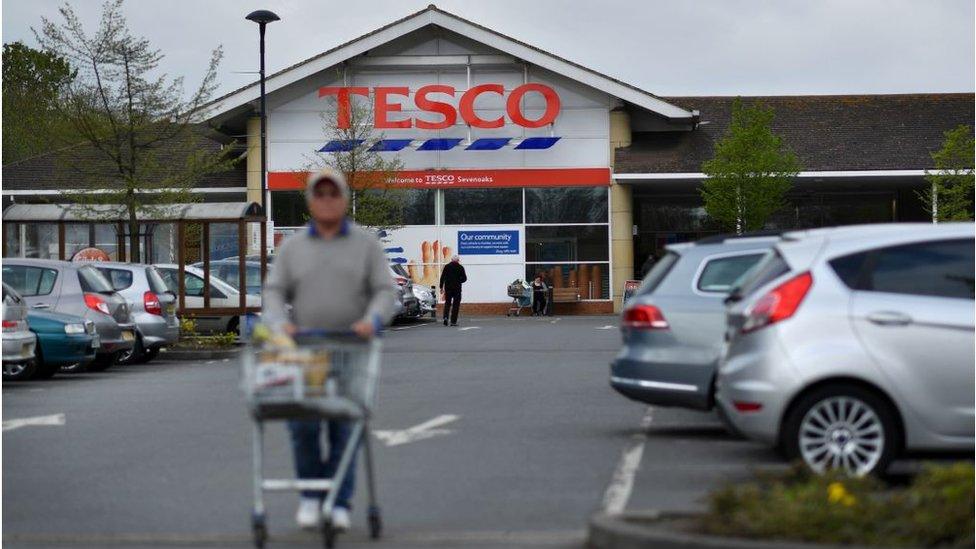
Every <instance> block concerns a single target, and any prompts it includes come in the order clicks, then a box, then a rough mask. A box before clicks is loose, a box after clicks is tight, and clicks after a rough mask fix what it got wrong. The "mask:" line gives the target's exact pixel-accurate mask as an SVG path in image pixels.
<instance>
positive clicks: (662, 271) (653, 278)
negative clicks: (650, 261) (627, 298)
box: [637, 252, 681, 295]
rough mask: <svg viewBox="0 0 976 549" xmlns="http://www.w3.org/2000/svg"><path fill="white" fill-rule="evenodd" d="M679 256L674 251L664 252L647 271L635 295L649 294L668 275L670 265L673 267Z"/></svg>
mask: <svg viewBox="0 0 976 549" xmlns="http://www.w3.org/2000/svg"><path fill="white" fill-rule="evenodd" d="M679 257H681V256H679V255H678V254H676V253H674V252H668V253H666V254H664V257H662V258H661V259H659V260H658V261H657V263H655V264H654V266H653V267H651V270H650V271H648V273H647V276H645V277H644V282H642V283H641V285H640V288H638V289H637V295H644V294H649V293H651V292H653V291H654V290H655V289H657V287H658V286H659V285H660V284H661V282H662V281H663V280H664V277H666V276H668V273H669V272H671V267H674V264H675V263H677V262H678V258H679Z"/></svg>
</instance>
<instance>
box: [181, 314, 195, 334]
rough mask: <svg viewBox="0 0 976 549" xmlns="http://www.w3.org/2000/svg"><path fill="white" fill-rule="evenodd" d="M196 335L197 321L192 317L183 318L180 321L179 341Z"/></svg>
mask: <svg viewBox="0 0 976 549" xmlns="http://www.w3.org/2000/svg"><path fill="white" fill-rule="evenodd" d="M196 335H197V321H196V320H194V319H193V317H192V316H184V317H183V318H181V319H180V339H183V338H190V337H194V336H196Z"/></svg>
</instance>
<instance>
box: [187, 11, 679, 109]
mask: <svg viewBox="0 0 976 549" xmlns="http://www.w3.org/2000/svg"><path fill="white" fill-rule="evenodd" d="M428 25H436V26H439V27H442V28H445V29H447V30H450V31H453V32H456V33H458V34H460V35H462V36H466V37H468V38H470V39H472V40H475V41H478V42H481V43H484V44H487V45H489V46H491V47H493V48H495V49H497V50H500V51H503V52H505V53H507V54H509V55H512V56H514V57H517V58H519V59H523V60H525V61H527V62H529V63H532V64H534V65H537V66H540V67H543V68H545V69H547V70H550V71H552V72H555V73H557V74H560V75H562V76H565V77H567V78H570V79H572V80H576V81H577V82H580V83H583V84H586V85H588V86H591V87H593V88H595V89H598V90H600V91H602V92H605V93H607V94H610V95H612V96H614V97H618V98H620V99H622V100H624V101H627V102H629V103H632V104H634V105H637V106H638V107H641V108H643V109H646V110H648V111H651V112H654V113H657V114H659V115H661V116H663V117H665V118H669V119H673V120H684V121H693V120H694V119H695V113H693V112H692V111H690V110H686V109H684V108H681V107H678V106H675V105H672V104H670V103H669V102H667V101H665V100H663V99H661V98H659V97H657V96H655V95H654V94H651V93H649V92H647V91H645V90H642V89H640V88H638V87H636V86H633V85H631V84H627V83H626V82H623V81H621V80H618V79H616V78H612V77H610V76H607V75H605V74H602V73H599V72H597V71H595V70H593V69H590V68H587V67H584V66H582V65H580V64H578V63H575V62H573V61H569V60H567V59H564V58H562V57H559V56H557V55H554V54H552V53H551V52H548V51H544V50H542V49H540V48H537V47H535V46H532V45H530V44H527V43H525V42H522V41H520V40H516V39H514V38H511V37H509V36H506V35H504V34H502V33H500V32H497V31H494V30H492V29H489V28H487V27H485V26H482V25H479V24H477V23H474V22H472V21H469V20H467V19H464V18H462V17H458V16H457V15H454V14H453V13H449V12H446V11H444V10H442V9H440V8H438V7H437V6H435V5H434V4H431V5H429V6H427V7H426V8H425V9H423V10H420V11H418V12H415V13H412V14H410V15H408V16H406V17H404V18H402V19H398V20H396V21H394V22H392V23H390V24H388V25H385V26H383V27H380V28H378V29H376V30H374V31H372V32H370V33H367V34H364V35H362V36H360V37H358V38H355V39H353V40H350V41H349V42H346V43H344V44H341V45H339V46H336V47H334V48H332V49H330V50H328V51H325V52H323V53H321V54H319V55H316V56H314V57H311V58H309V59H306V60H304V61H302V62H300V63H297V64H295V65H292V66H290V67H287V68H285V69H283V70H281V71H278V72H276V73H274V74H272V75H270V76H268V77H267V78H266V79H265V90H266V93H269V94H270V93H273V92H274V91H275V90H278V89H280V88H283V87H285V86H287V85H289V84H292V83H294V82H297V81H299V80H302V79H304V78H307V77H309V76H311V75H313V74H316V73H318V72H320V71H322V70H324V69H327V68H329V67H332V66H335V65H337V64H339V63H341V62H343V61H346V60H347V59H350V58H352V57H355V56H357V55H360V54H362V53H364V52H367V51H369V50H371V49H374V48H376V47H378V46H381V45H383V44H386V43H388V42H390V41H392V40H395V39H397V38H400V37H402V36H405V35H407V34H409V33H411V32H413V31H416V30H419V29H421V28H423V27H426V26H428ZM259 86H260V82H259V81H256V82H253V83H251V84H248V85H246V86H243V87H241V88H238V89H236V90H234V91H232V92H230V93H228V94H226V95H224V96H222V97H219V98H217V99H215V100H214V101H211V102H210V103H208V104H207V105H205V106H204V107H203V108H202V109H201V114H202V116H203V117H205V118H207V119H210V118H214V117H217V116H219V115H222V114H225V113H228V112H230V111H233V110H235V109H238V108H240V107H242V106H244V105H247V104H248V103H249V102H251V101H255V100H257V99H258V98H259V97H260V89H259Z"/></svg>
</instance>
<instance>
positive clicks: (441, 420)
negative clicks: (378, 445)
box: [373, 414, 460, 446]
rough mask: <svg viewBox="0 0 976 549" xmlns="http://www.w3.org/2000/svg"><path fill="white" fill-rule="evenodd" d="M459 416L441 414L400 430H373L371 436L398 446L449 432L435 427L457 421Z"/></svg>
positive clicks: (449, 432) (389, 444)
mask: <svg viewBox="0 0 976 549" xmlns="http://www.w3.org/2000/svg"><path fill="white" fill-rule="evenodd" d="M459 417H460V416H456V415H454V414H443V415H439V416H437V417H435V418H434V419H430V420H427V421H425V422H423V423H421V424H420V425H414V426H413V427H410V428H409V429H403V430H400V431H392V430H390V431H373V436H375V437H376V438H378V439H380V440H382V441H383V442H384V443H386V445H387V446H399V445H401V444H407V443H410V442H416V441H418V440H424V439H428V438H431V437H436V436H439V435H448V434H451V433H452V432H453V431H451V430H449V429H437V427H441V426H442V425H447V424H448V423H451V422H454V421H457V420H458V419H459Z"/></svg>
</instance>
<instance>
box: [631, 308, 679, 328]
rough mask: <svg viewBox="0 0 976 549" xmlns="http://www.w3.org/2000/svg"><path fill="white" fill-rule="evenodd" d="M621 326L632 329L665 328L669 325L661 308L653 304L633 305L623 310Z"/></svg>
mask: <svg viewBox="0 0 976 549" xmlns="http://www.w3.org/2000/svg"><path fill="white" fill-rule="evenodd" d="M622 326H623V327H624V328H631V329H634V330H667V329H668V328H669V327H670V326H669V325H668V321H667V320H665V319H664V314H662V313H661V309H658V308H657V307H655V306H654V305H634V306H633V307H631V308H629V309H627V310H625V311H624V319H623V322H622Z"/></svg>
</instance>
